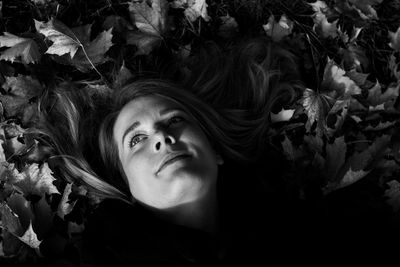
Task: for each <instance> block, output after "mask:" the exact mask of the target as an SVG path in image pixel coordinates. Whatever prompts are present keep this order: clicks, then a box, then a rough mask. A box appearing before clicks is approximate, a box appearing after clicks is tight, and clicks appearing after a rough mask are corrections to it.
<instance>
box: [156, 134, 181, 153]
mask: <svg viewBox="0 0 400 267" xmlns="http://www.w3.org/2000/svg"><path fill="white" fill-rule="evenodd" d="M175 143H176V140H175V138H174V137H173V136H172V135H171V134H169V133H168V132H166V131H163V130H160V131H158V132H157V133H156V136H155V141H154V151H155V152H158V151H160V150H162V149H164V148H165V146H167V145H173V144H175Z"/></svg>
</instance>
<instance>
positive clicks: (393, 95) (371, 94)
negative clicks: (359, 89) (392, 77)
mask: <svg viewBox="0 0 400 267" xmlns="http://www.w3.org/2000/svg"><path fill="white" fill-rule="evenodd" d="M399 86H400V84H399V85H393V86H390V87H388V88H387V89H386V90H385V92H384V93H382V87H381V85H380V83H379V82H378V81H376V84H375V85H374V86H373V87H372V88H370V89H369V90H368V98H367V101H368V104H369V105H370V110H385V109H389V108H392V107H393V105H394V103H395V102H396V100H397V97H398V96H399Z"/></svg>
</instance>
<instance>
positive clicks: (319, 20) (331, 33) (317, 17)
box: [309, 0, 338, 38]
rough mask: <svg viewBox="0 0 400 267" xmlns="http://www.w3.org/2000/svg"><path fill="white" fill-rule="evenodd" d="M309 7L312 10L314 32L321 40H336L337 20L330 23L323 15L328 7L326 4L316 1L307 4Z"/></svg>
mask: <svg viewBox="0 0 400 267" xmlns="http://www.w3.org/2000/svg"><path fill="white" fill-rule="evenodd" d="M309 5H311V7H312V8H313V10H314V15H313V20H314V27H313V29H314V31H315V32H316V33H317V34H318V35H320V36H322V37H323V38H328V37H331V38H336V37H337V36H338V28H337V23H338V20H335V21H334V22H332V23H331V22H329V21H328V18H327V17H326V15H325V13H326V12H328V10H329V7H328V6H327V5H326V3H325V2H324V1H319V0H318V1H316V2H314V3H309Z"/></svg>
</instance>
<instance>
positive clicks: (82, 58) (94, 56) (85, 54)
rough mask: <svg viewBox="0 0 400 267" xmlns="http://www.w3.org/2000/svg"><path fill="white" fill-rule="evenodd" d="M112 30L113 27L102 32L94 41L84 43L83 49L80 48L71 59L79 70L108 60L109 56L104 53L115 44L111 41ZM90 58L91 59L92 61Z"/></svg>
mask: <svg viewBox="0 0 400 267" xmlns="http://www.w3.org/2000/svg"><path fill="white" fill-rule="evenodd" d="M111 32H112V28H110V29H109V30H107V31H103V32H101V33H100V34H99V35H97V37H96V38H95V39H94V40H93V41H91V42H89V43H84V45H83V49H79V50H78V52H77V53H76V54H75V57H74V58H72V59H70V62H71V64H72V65H74V66H75V67H77V68H78V69H79V70H81V71H83V72H85V71H87V70H89V69H92V68H93V65H95V66H96V65H99V64H102V63H104V62H106V61H108V58H106V57H105V56H104V54H105V53H106V52H107V51H108V50H109V49H110V47H111V46H112V45H113V43H112V41H111V40H112V33H111ZM89 36H90V35H89ZM88 58H89V59H90V62H89V60H88ZM92 64H93V65H92Z"/></svg>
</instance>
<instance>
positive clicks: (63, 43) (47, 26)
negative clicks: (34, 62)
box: [35, 19, 83, 58]
mask: <svg viewBox="0 0 400 267" xmlns="http://www.w3.org/2000/svg"><path fill="white" fill-rule="evenodd" d="M35 27H36V30H37V31H38V32H39V33H41V34H43V35H44V36H45V37H46V38H48V39H49V40H50V41H52V42H53V44H52V45H51V46H50V47H49V48H48V49H47V51H46V53H47V54H54V55H59V56H62V55H64V54H68V53H69V54H70V56H71V58H73V57H74V56H75V53H76V52H77V51H78V49H79V47H83V45H82V43H81V41H80V40H79V39H78V37H77V36H76V35H75V33H74V32H73V31H72V30H71V29H70V28H68V27H67V26H66V25H64V24H63V23H62V22H60V21H58V20H56V19H51V20H50V21H48V22H47V23H43V22H40V21H37V20H35Z"/></svg>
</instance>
